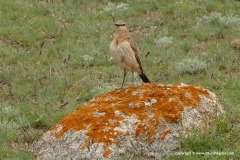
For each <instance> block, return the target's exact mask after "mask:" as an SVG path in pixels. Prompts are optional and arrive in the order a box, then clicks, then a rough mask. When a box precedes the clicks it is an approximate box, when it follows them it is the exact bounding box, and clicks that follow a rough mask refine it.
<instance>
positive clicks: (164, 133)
mask: <svg viewBox="0 0 240 160" xmlns="http://www.w3.org/2000/svg"><path fill="white" fill-rule="evenodd" d="M168 132H169V129H167V130H165V131H163V132H162V133H161V135H160V136H161V138H162V139H163V140H164V139H165V137H166V135H167V134H168Z"/></svg>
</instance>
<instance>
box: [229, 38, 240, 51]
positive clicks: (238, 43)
mask: <svg viewBox="0 0 240 160" xmlns="http://www.w3.org/2000/svg"><path fill="white" fill-rule="evenodd" d="M230 45H231V47H232V48H233V49H234V50H235V51H240V39H233V40H232V41H231V42H230Z"/></svg>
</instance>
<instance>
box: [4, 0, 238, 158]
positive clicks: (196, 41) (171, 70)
mask: <svg viewBox="0 0 240 160" xmlns="http://www.w3.org/2000/svg"><path fill="white" fill-rule="evenodd" d="M239 8H240V1H237V0H211V1H208V0H195V1H192V0H182V1H175V0H169V1H163V0H153V1H147V0H125V1H123V2H120V1H119V0H115V1H112V2H111V1H110V0H102V1H98V0H94V1H91V3H90V2H89V1H87V0H81V1H80V0H79V1H78V0H68V1H64V0H41V1H37V0H28V1H26V0H8V1H7V0H0V22H1V25H0V159H34V154H33V153H32V152H31V147H29V146H30V144H31V143H32V142H33V141H34V140H36V139H38V138H39V136H40V135H41V134H42V133H43V132H44V131H46V130H47V129H48V128H49V127H50V126H52V125H53V124H55V123H56V122H58V121H59V120H60V119H61V118H63V117H64V116H65V115H67V114H69V113H71V112H72V111H73V110H75V109H76V108H78V107H79V106H80V105H82V104H83V103H84V102H86V101H88V100H90V99H91V98H92V97H93V96H95V95H96V94H100V93H102V92H106V91H108V90H111V89H114V88H117V87H118V86H120V85H121V81H122V75H121V74H120V73H119V70H118V68H117V66H116V65H115V64H114V62H113V60H112V58H111V54H110V51H109V43H110V41H111V39H112V35H113V33H114V25H113V19H114V20H117V19H124V20H125V21H126V22H128V24H129V26H130V28H131V33H132V36H133V38H134V40H135V41H136V42H137V43H138V45H139V48H140V51H141V53H140V55H139V56H140V58H141V60H142V63H143V67H144V70H145V72H146V74H147V75H148V77H149V78H150V79H151V80H152V81H154V82H158V83H164V84H167V83H185V84H193V85H202V86H204V87H205V88H207V89H209V90H211V91H213V92H215V93H217V94H218V96H219V98H220V101H221V103H222V104H223V106H224V109H225V110H226V117H225V118H224V119H223V120H219V121H218V122H217V123H216V126H214V127H213V128H211V129H210V130H209V131H208V132H207V133H205V134H201V135H200V136H199V135H193V136H192V137H190V138H188V139H183V140H182V149H181V151H182V152H188V151H192V152H197V151H199V152H213V151H216V152H230V151H231V152H234V155H224V156H219V155H205V156H204V155H191V156H179V155H173V156H170V157H167V159H221V158H223V159H231V158H233V159H240V143H239V139H240V138H239V132H240V126H239V123H240V117H239V115H240V109H239V108H240V80H239V77H240V67H239V66H240V65H239V64H240V62H239V60H238V61H237V62H235V63H233V61H234V60H235V59H236V58H237V57H238V54H240V51H238V52H237V51H234V50H233V49H232V48H231V47H230V45H229V42H230V41H231V40H232V39H234V38H240V10H239ZM148 52H149V53H150V54H148V55H147V56H146V54H147V53H148ZM184 64H185V65H184ZM192 66H194V67H192ZM136 81H137V82H136V83H135V84H140V83H141V80H140V79H139V78H138V77H136ZM126 82H127V83H126V86H127V85H131V74H128V75H127V79H126ZM140 158H141V156H140Z"/></svg>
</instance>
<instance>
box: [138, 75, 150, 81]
mask: <svg viewBox="0 0 240 160" xmlns="http://www.w3.org/2000/svg"><path fill="white" fill-rule="evenodd" d="M139 76H140V78H141V79H142V81H143V82H144V83H150V81H149V79H148V78H147V76H146V75H145V74H144V73H143V74H142V75H140V74H139Z"/></svg>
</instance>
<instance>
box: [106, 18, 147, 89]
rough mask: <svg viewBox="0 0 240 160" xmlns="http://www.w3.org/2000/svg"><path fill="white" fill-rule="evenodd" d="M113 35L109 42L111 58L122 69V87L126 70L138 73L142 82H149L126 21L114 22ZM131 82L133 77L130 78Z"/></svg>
mask: <svg viewBox="0 0 240 160" xmlns="http://www.w3.org/2000/svg"><path fill="white" fill-rule="evenodd" d="M115 27H116V28H115V36H114V38H113V40H112V41H111V43H110V51H111V53H112V57H113V60H114V61H115V63H116V64H117V65H118V66H119V67H120V68H121V69H122V70H123V72H124V75H123V81H122V86H121V88H123V85H124V81H125V77H126V74H127V72H129V71H131V72H132V77H133V72H136V73H138V75H139V76H140V78H141V79H142V81H143V82H144V83H150V80H149V79H148V77H147V76H146V75H145V73H144V71H143V68H142V65H141V61H140V59H139V57H138V51H139V49H138V46H137V44H136V43H135V42H134V41H133V39H132V38H131V35H130V33H129V28H128V26H127V23H126V22H125V21H123V20H118V21H116V22H115ZM132 83H133V78H132Z"/></svg>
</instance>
